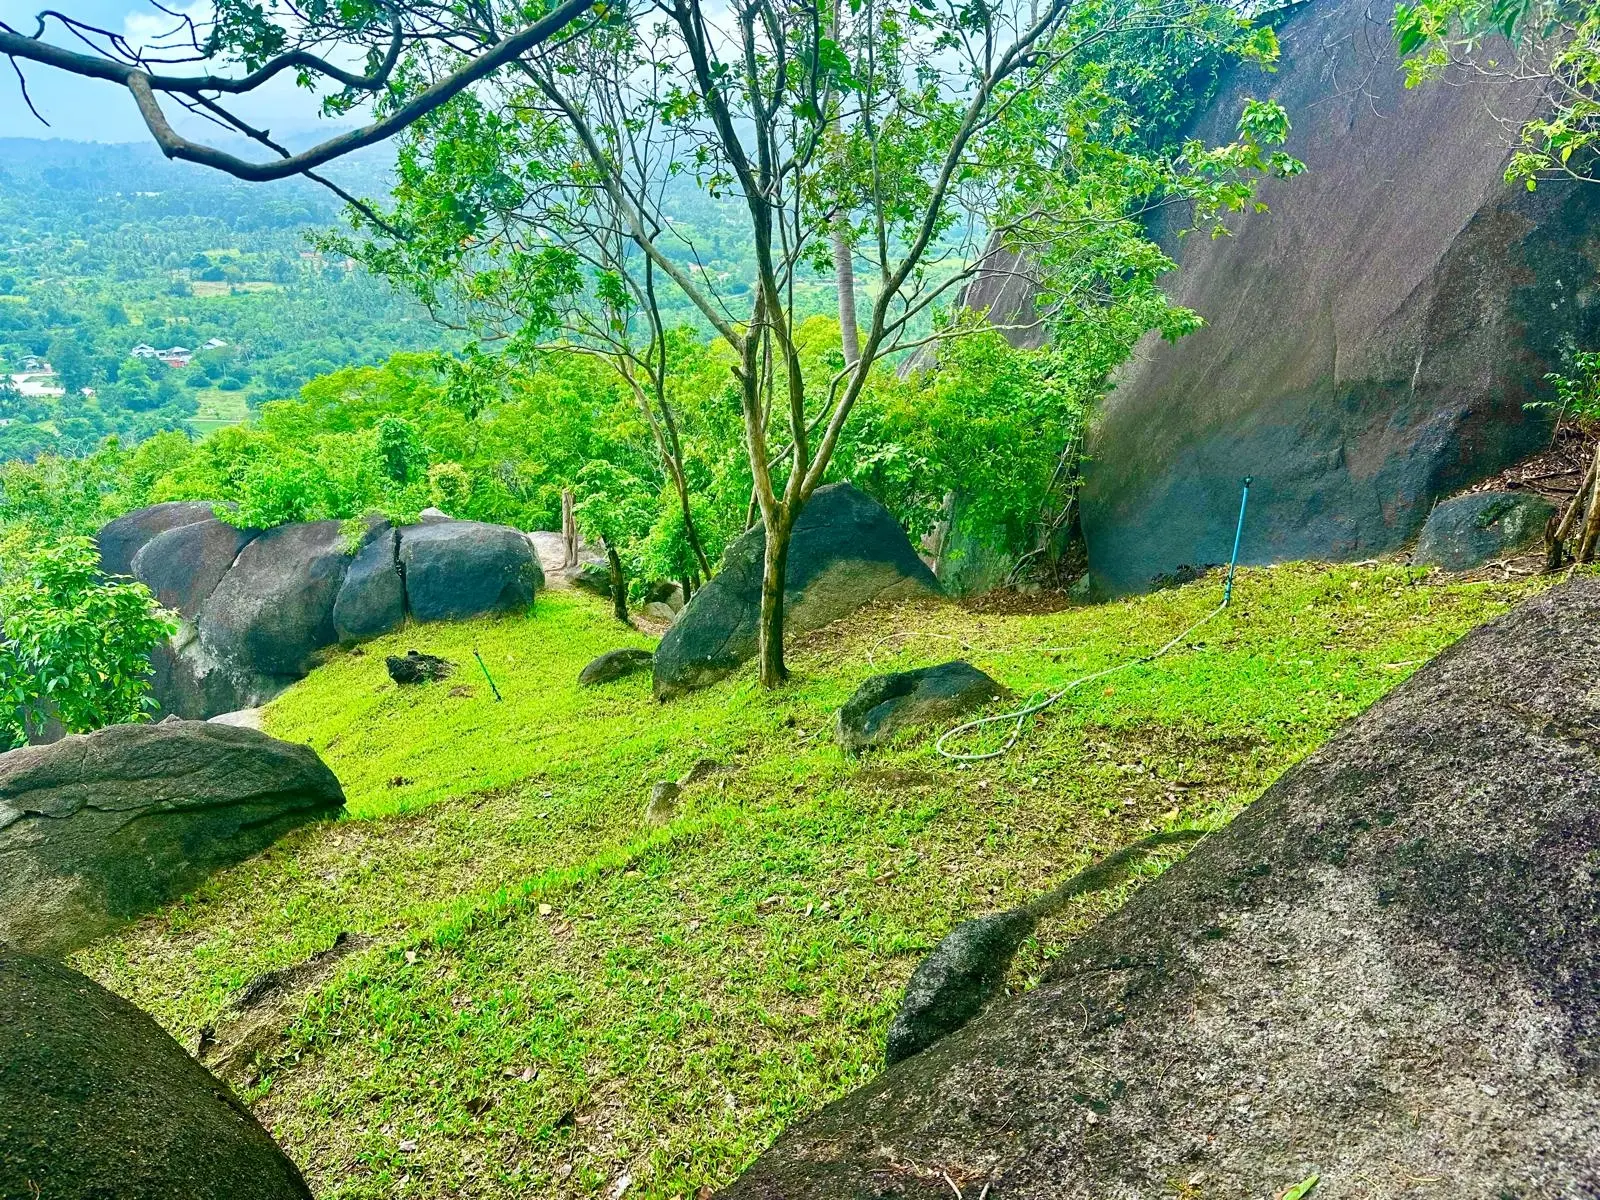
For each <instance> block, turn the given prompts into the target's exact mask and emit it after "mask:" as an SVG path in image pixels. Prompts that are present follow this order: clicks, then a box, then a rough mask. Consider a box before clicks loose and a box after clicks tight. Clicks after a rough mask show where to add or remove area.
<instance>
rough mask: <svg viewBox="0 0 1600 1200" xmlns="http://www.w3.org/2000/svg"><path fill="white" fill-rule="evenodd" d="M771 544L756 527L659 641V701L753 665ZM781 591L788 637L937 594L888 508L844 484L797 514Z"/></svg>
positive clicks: (819, 495)
mask: <svg viewBox="0 0 1600 1200" xmlns="http://www.w3.org/2000/svg"><path fill="white" fill-rule="evenodd" d="M766 546H767V534H766V530H764V529H762V528H761V527H760V526H759V525H758V526H756V528H754V529H752V530H750V531H749V532H748V533H746V534H745V535H744V536H743V537H741V538H739V539H738V541H736V542H734V543H733V545H731V546H729V547H728V551H727V554H726V555H725V556H724V557H723V563H722V570H721V571H719V572H718V573H717V575H716V577H715V578H713V579H712V580H711V582H710V583H708V584H706V585H705V587H703V588H701V589H700V590H699V591H698V592H696V593H695V594H694V598H693V599H692V600H690V601H689V603H688V605H687V607H685V608H684V610H683V612H682V613H681V614H680V615H679V617H678V619H677V621H676V623H674V624H673V626H672V628H671V629H669V630H668V631H667V633H666V636H664V637H663V638H662V639H661V644H660V645H659V646H658V647H656V658H655V694H656V699H658V700H665V699H667V698H669V697H671V696H676V695H679V694H681V693H683V692H688V691H693V690H694V689H695V688H702V687H705V686H707V685H708V684H711V683H715V682H716V681H717V680H718V679H721V678H723V677H724V676H726V675H729V674H731V673H732V672H733V671H735V670H737V669H738V668H739V666H740V665H741V664H743V663H746V662H749V661H750V660H751V659H752V658H754V657H755V653H756V629H757V625H758V623H759V621H758V618H759V616H760V612H761V568H762V557H763V556H764V555H765V553H766ZM784 583H785V587H784V592H783V617H784V622H783V627H784V629H785V630H786V631H787V632H788V633H789V634H791V635H793V634H797V633H805V632H808V631H809V630H812V629H820V628H821V627H822V626H824V625H826V624H828V622H830V621H837V620H838V619H839V618H840V617H843V616H847V615H848V614H850V613H852V612H854V611H855V610H856V609H858V608H860V607H861V606H862V605H864V604H867V603H869V602H871V601H873V600H898V599H908V598H910V597H913V596H930V595H937V594H938V592H939V584H938V581H937V580H935V579H934V577H933V573H932V572H931V571H929V570H928V567H927V564H926V563H924V562H923V561H922V560H921V559H920V558H918V557H917V552H916V550H914V549H913V548H912V546H911V541H910V539H909V538H907V537H906V534H905V530H903V529H901V528H900V525H899V523H898V522H896V521H895V519H894V518H893V517H892V516H890V515H889V510H888V509H886V508H884V507H883V505H881V504H879V503H878V502H877V501H876V500H874V499H872V497H870V496H868V495H866V494H865V493H863V492H861V491H858V490H857V489H856V488H855V487H853V486H852V485H850V484H848V483H834V484H829V485H828V486H827V487H821V488H818V489H817V490H816V492H815V493H814V494H813V495H812V497H811V502H810V503H809V504H807V505H806V506H805V508H804V509H802V510H801V513H800V519H799V520H798V521H796V522H795V526H794V533H793V535H792V540H791V541H790V543H789V569H788V576H787V578H786V579H785V581H784Z"/></svg>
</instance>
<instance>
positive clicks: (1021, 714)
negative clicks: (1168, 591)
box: [933, 600, 1228, 762]
mask: <svg viewBox="0 0 1600 1200" xmlns="http://www.w3.org/2000/svg"><path fill="white" fill-rule="evenodd" d="M1227 607H1228V602H1227V601H1226V600H1224V601H1223V602H1222V603H1221V604H1219V605H1217V606H1216V607H1215V608H1213V609H1212V610H1211V611H1210V612H1208V613H1207V614H1206V615H1205V616H1203V617H1201V618H1200V619H1199V620H1198V621H1196V622H1195V623H1194V624H1193V625H1191V626H1189V628H1187V629H1185V630H1184V631H1183V632H1182V633H1180V634H1178V636H1177V637H1175V638H1173V639H1172V640H1171V641H1170V642H1168V643H1167V644H1166V645H1165V646H1163V647H1161V649H1159V650H1157V651H1155V652H1154V653H1153V654H1146V655H1144V656H1143V657H1141V658H1132V659H1129V660H1128V661H1127V662H1124V663H1118V664H1117V665H1116V666H1114V667H1107V668H1105V670H1103V671H1095V672H1094V673H1093V674H1091V675H1084V676H1082V677H1080V678H1078V679H1074V680H1073V681H1072V682H1071V683H1069V684H1067V685H1066V686H1065V687H1063V688H1061V689H1060V690H1059V691H1055V692H1051V693H1050V694H1049V695H1048V696H1046V697H1045V698H1044V699H1043V700H1037V701H1035V702H1034V703H1032V704H1029V705H1028V706H1027V707H1025V708H1019V709H1017V710H1015V711H1014V712H1006V713H998V714H996V715H995V716H992V717H979V718H978V719H977V720H976V721H968V722H966V724H964V725H957V726H956V727H955V728H954V729H947V730H945V731H944V733H943V734H942V735H940V737H939V740H938V741H936V742H935V743H934V744H933V748H934V749H935V750H937V751H938V752H939V753H940V754H941V755H942V756H944V757H945V758H949V759H953V760H955V761H956V762H982V761H984V760H985V759H990V758H999V757H1000V756H1001V755H1002V754H1004V753H1006V751H1008V750H1010V749H1011V747H1013V746H1015V745H1016V744H1017V741H1018V739H1020V738H1021V737H1022V727H1023V725H1024V724H1025V723H1026V722H1027V720H1028V718H1029V717H1031V716H1033V714H1034V713H1037V712H1043V711H1044V710H1045V709H1047V708H1049V707H1050V706H1051V705H1052V704H1054V703H1056V701H1058V700H1060V699H1061V698H1062V697H1063V696H1065V695H1066V694H1067V693H1068V692H1070V691H1072V690H1073V689H1074V688H1079V687H1082V686H1083V685H1084V684H1086V683H1093V682H1094V681H1095V680H1096V679H1104V678H1105V677H1106V676H1107V675H1115V674H1116V673H1117V672H1118V671H1126V670H1127V669H1128V668H1129V667H1137V666H1138V665H1139V664H1140V663H1147V662H1154V661H1155V660H1156V659H1158V658H1160V657H1161V656H1162V655H1164V654H1166V653H1167V651H1169V650H1171V649H1172V648H1173V647H1174V646H1177V645H1178V644H1179V643H1181V642H1182V641H1184V639H1185V638H1187V637H1188V636H1189V635H1190V634H1191V633H1193V632H1194V631H1195V630H1196V629H1199V628H1200V626H1202V625H1204V624H1205V623H1206V622H1207V621H1209V620H1211V618H1212V617H1214V616H1216V615H1217V614H1218V613H1219V612H1221V611H1222V610H1223V609H1225V608H1227ZM1005 721H1014V722H1016V725H1015V727H1014V728H1013V729H1012V730H1011V734H1010V736H1009V737H1007V738H1006V744H1005V745H1003V746H1001V747H1000V749H998V750H991V751H989V752H988V753H987V754H964V753H961V752H960V751H956V750H946V749H945V748H944V744H945V743H946V742H947V741H949V740H950V739H951V738H953V737H956V736H958V735H960V734H963V733H966V732H968V731H969V730H973V729H981V728H983V727H984V726H985V725H998V724H1000V723H1002V722H1005Z"/></svg>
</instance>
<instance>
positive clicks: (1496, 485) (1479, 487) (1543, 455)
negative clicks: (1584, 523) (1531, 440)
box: [1467, 421, 1600, 506]
mask: <svg viewBox="0 0 1600 1200" xmlns="http://www.w3.org/2000/svg"><path fill="white" fill-rule="evenodd" d="M1597 441H1600V428H1596V427H1594V426H1590V425H1586V424H1579V423H1578V422H1576V421H1563V422H1562V423H1561V425H1560V426H1559V427H1558V428H1557V429H1556V435H1555V438H1554V439H1553V440H1552V441H1551V443H1550V447H1549V449H1547V450H1542V451H1540V452H1539V453H1538V454H1535V455H1533V456H1532V457H1530V458H1525V459H1523V460H1522V461H1521V462H1519V463H1514V464H1512V465H1511V466H1509V467H1507V468H1506V469H1505V470H1504V471H1501V472H1500V473H1499V474H1498V475H1491V476H1489V478H1487V479H1485V480H1483V481H1482V482H1481V483H1476V484H1474V485H1473V486H1472V487H1470V488H1468V489H1467V491H1468V492H1469V493H1470V492H1491V491H1504V492H1533V493H1535V494H1537V495H1540V496H1543V497H1544V498H1545V499H1547V500H1549V501H1551V502H1552V503H1553V504H1556V505H1558V506H1559V505H1561V504H1563V503H1565V502H1566V501H1569V500H1571V499H1572V494H1573V493H1574V492H1576V491H1577V490H1578V482H1579V481H1580V480H1581V479H1582V478H1583V473H1584V471H1586V470H1587V469H1588V467H1589V464H1590V463H1591V462H1593V461H1594V448H1595V443H1596V442H1597Z"/></svg>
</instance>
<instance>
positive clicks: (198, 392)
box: [189, 368, 250, 437]
mask: <svg viewBox="0 0 1600 1200" xmlns="http://www.w3.org/2000/svg"><path fill="white" fill-rule="evenodd" d="M190 369H191V370H193V369H194V368H190ZM249 394H250V393H249V392H248V391H246V390H245V389H243V388H241V389H240V390H239V391H236V392H225V391H223V390H222V389H221V388H218V387H204V388H196V389H194V398H195V400H196V401H198V402H199V404H200V411H199V412H197V413H196V414H195V415H194V416H192V417H190V418H189V427H190V428H191V429H193V430H194V431H195V434H196V435H197V436H201V437H203V436H205V435H206V434H208V433H215V432H216V431H217V430H218V429H222V428H224V427H225V426H228V425H238V424H241V423H242V422H244V421H247V420H249V419H250V404H249V401H248V399H247V397H248V396H249Z"/></svg>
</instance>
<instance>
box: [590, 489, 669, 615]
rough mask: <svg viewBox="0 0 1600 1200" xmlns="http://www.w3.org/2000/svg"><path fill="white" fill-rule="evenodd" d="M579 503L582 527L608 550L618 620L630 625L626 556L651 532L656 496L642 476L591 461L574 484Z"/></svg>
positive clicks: (614, 607)
mask: <svg viewBox="0 0 1600 1200" xmlns="http://www.w3.org/2000/svg"><path fill="white" fill-rule="evenodd" d="M574 491H576V493H577V497H578V502H577V504H576V505H575V506H574V509H573V511H574V512H575V513H576V514H577V517H578V524H579V525H580V526H581V527H582V528H583V531H584V532H585V533H587V534H588V535H589V536H590V537H595V538H599V539H600V541H601V542H602V544H604V546H605V548H606V563H607V565H608V566H609V568H610V571H611V608H612V612H613V613H614V614H615V616H616V618H617V620H619V621H621V622H622V623H623V624H624V625H626V624H628V572H627V568H626V567H625V566H624V564H623V555H624V554H629V555H630V556H631V552H632V550H633V548H634V546H635V545H636V544H637V543H639V542H640V541H642V540H643V539H644V538H645V536H646V535H647V534H648V533H649V532H650V523H651V518H652V517H653V516H654V515H655V505H654V504H653V500H654V497H653V496H652V495H651V494H650V489H649V488H648V487H647V486H645V484H644V483H643V481H641V480H640V479H639V477H638V476H636V475H633V474H631V473H629V472H628V471H626V470H624V469H622V468H621V467H618V466H615V465H613V464H612V463H608V462H604V461H596V462H591V463H589V464H588V465H587V466H585V467H584V468H583V470H581V471H579V472H578V477H577V479H576V480H575V481H574Z"/></svg>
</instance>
